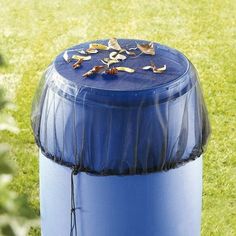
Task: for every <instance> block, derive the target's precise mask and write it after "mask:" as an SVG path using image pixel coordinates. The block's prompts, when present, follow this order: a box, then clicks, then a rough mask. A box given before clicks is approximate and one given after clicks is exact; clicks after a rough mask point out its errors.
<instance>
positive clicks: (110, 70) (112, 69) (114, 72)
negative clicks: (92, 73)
mask: <svg viewBox="0 0 236 236" xmlns="http://www.w3.org/2000/svg"><path fill="white" fill-rule="evenodd" d="M105 73H106V74H109V75H116V74H117V73H118V70H117V68H115V67H113V68H111V69H107V70H106V71H105Z"/></svg>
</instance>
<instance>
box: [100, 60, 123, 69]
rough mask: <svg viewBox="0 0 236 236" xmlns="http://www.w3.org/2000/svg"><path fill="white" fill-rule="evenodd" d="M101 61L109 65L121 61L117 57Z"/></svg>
mask: <svg viewBox="0 0 236 236" xmlns="http://www.w3.org/2000/svg"><path fill="white" fill-rule="evenodd" d="M101 62H102V63H103V64H105V65H107V66H108V67H109V66H110V65H112V64H115V63H119V62H120V61H119V60H116V59H110V58H104V59H103V60H101Z"/></svg>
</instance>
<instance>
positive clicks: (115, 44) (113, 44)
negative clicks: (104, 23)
mask: <svg viewBox="0 0 236 236" xmlns="http://www.w3.org/2000/svg"><path fill="white" fill-rule="evenodd" d="M108 48H109V49H114V50H117V51H120V50H122V48H121V46H120V44H119V43H118V41H117V39H116V38H112V39H110V40H109V41H108Z"/></svg>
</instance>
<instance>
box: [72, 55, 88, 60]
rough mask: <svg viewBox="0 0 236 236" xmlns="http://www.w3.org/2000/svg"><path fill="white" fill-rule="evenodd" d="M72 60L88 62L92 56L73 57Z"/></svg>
mask: <svg viewBox="0 0 236 236" xmlns="http://www.w3.org/2000/svg"><path fill="white" fill-rule="evenodd" d="M71 58H72V59H74V60H79V59H83V60H84V61H88V60H90V59H91V56H80V55H73V56H72V57H71Z"/></svg>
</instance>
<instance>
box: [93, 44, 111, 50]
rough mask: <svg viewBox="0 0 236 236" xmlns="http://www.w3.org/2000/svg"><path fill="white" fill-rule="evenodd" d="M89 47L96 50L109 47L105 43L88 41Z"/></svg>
mask: <svg viewBox="0 0 236 236" xmlns="http://www.w3.org/2000/svg"><path fill="white" fill-rule="evenodd" d="M89 48H90V49H98V50H108V49H109V48H108V47H107V46H106V45H103V44H99V43H90V44H89Z"/></svg>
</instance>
